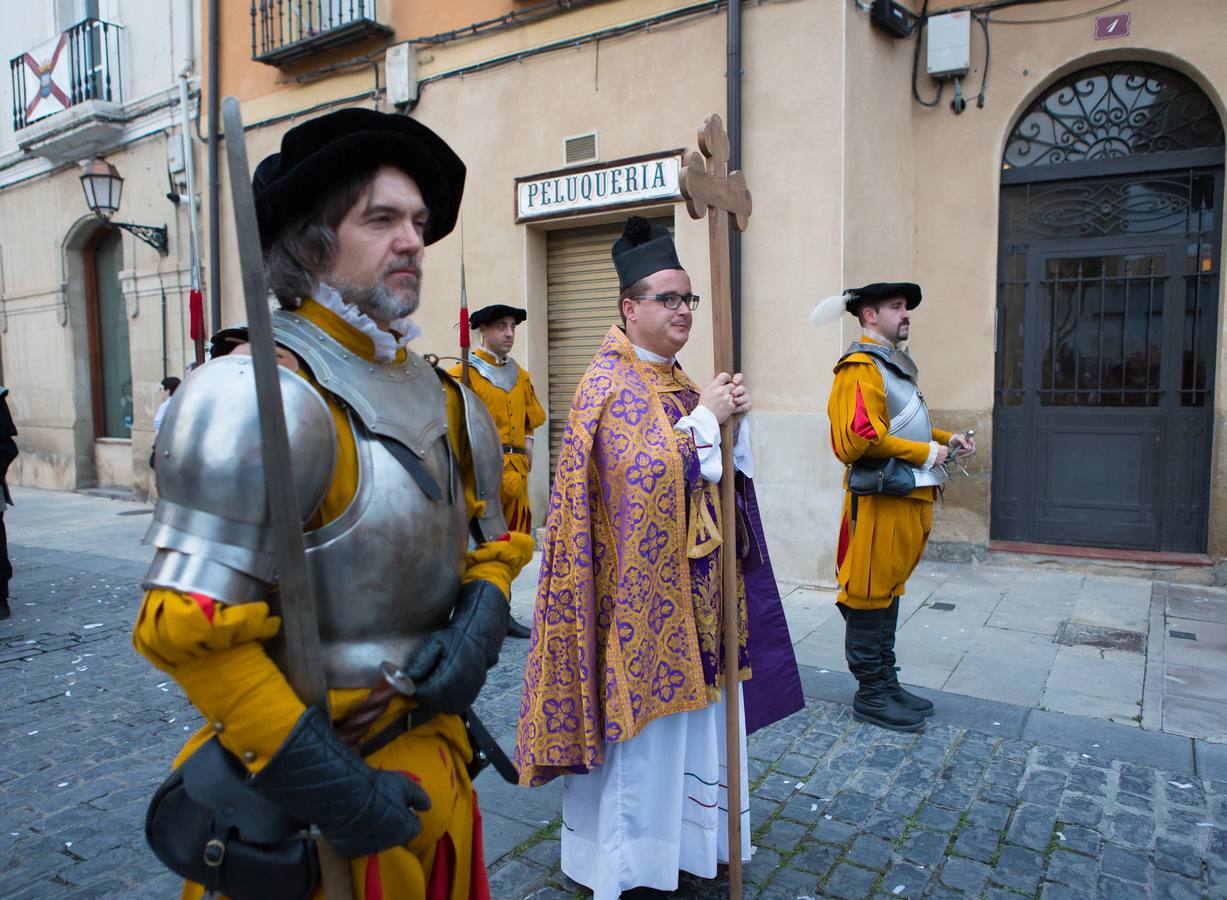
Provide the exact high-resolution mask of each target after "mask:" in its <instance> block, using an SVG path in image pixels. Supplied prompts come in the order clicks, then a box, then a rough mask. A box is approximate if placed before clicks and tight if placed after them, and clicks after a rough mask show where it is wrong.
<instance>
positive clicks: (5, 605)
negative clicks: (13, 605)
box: [0, 597, 13, 619]
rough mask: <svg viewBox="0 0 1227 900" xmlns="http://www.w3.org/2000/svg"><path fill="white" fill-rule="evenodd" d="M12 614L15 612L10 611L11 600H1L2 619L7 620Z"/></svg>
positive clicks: (5, 598)
mask: <svg viewBox="0 0 1227 900" xmlns="http://www.w3.org/2000/svg"><path fill="white" fill-rule="evenodd" d="M12 614H13V611H12V610H11V609H9V598H8V597H4V598H3V599H0V619H7V618H8V617H9V616H11V615H12Z"/></svg>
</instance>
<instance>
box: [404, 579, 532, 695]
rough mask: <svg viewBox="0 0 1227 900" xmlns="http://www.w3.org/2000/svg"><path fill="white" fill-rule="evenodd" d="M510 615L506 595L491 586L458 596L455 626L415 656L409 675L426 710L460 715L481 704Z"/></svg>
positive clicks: (477, 585)
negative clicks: (481, 691) (477, 702)
mask: <svg viewBox="0 0 1227 900" xmlns="http://www.w3.org/2000/svg"><path fill="white" fill-rule="evenodd" d="M510 617H511V610H510V607H509V606H508V604H507V598H506V597H505V596H504V595H503V592H502V591H501V590H499V589H498V588H497V587H495V586H494V585H493V584H491V583H490V582H488V581H470V582H469V583H468V584H466V585H465V586H464V587H463V588H461V590H460V599H459V601H457V603H456V609H455V611H454V612H453V613H452V620H451V621H450V622H448V623H447V626H446V627H444V628H440V629H439V630H438V631H436V632H435V633H434V634H432V635H431V636H430V637H429V638H427V640H426V643H424V644H423V645H422V646H420V647H418V649H417V650H416V651H414V653H413V656H412V657H410V659H409V664H408V665H406V666H405V673H406V674H407V675H408V676H409V677H410V678H412V679H413V680H414V682H415V683H416V684H417V698H418V700H420V701H421V702H422V704H423V705H424V706H428V707H430V708H431V709H436V710H438V711H439V712H445V713H454V714H456V715H459V714H460V713H462V712H464V711H465V710H466V709H468V707H469V706H471V705H472V703H473V701H474V700H476V699H477V694H478V692H479V691H480V690H481V686H482V685H483V684H485V683H486V670H487V669H489V668H490V667H491V666H493V665H494V664H495V663H497V662H498V651H499V648H500V647H501V646H502V645H503V638H505V637H506V636H507V622H508V620H509V619H510Z"/></svg>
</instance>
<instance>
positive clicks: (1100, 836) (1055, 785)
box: [0, 491, 1227, 900]
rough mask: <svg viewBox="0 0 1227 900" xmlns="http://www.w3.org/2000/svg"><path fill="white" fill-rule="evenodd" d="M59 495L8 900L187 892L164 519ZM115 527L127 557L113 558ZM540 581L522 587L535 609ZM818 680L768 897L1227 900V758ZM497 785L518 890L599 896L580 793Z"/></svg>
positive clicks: (954, 698)
mask: <svg viewBox="0 0 1227 900" xmlns="http://www.w3.org/2000/svg"><path fill="white" fill-rule="evenodd" d="M38 493H39V492H27V491H22V492H21V493H20V495H19V496H18V498H17V499H18V503H19V506H18V507H17V509H15V510H13V511H10V513H9V518H8V524H9V529H10V539H11V541H12V545H11V546H12V556H13V560H14V564H15V568H16V575H15V578H14V582H13V585H12V587H13V596H14V599H15V601H16V602H15V603H14V613H15V615H14V617H13V618H12V619H11V620H8V621H6V622H0V683H3V684H4V686H5V690H4V691H3V692H0V734H3V736H4V737H3V741H4V753H3V754H0V795H2V796H3V802H2V803H0V896H3V897H6V898H7V897H34V898H40V900H41V898H58V897H71V896H83V897H149V898H154V897H158V898H163V897H172V896H176V895H177V892H178V887H177V884H178V882H177V879H176V878H175V877H174V876H173V875H171V874H170V873H168V872H166V871H165V870H163V869H162V867H161V866H160V864H159V863H158V862H157V861H156V860H155V859H154V858H153V857H152V855H151V854H150V853H149V851H148V849H147V848H146V847H145V845H144V839H143V817H144V813H145V808H146V805H147V803H148V799H149V797H150V796H151V794H152V792H153V790H154V789H155V788H156V786H157V785H158V784H159V783H160V782H161V780H162V779H163V778H164V777H165V775H166V773H167V770H168V766H169V762H170V760H171V758H172V757H173V755H174V753H175V752H176V751H177V750H178V748H179V747H180V746H181V744H182V742H183V740H184V739H185V737H186V736H187V735H188V734H189V733H190V732H191V731H193V730H194V729H195V728H196V727H197V725H198V723H199V717H198V716H197V714H196V713H195V711H194V710H193V709H192V708H191V707H190V706H189V705H188V704H187V703H186V701H185V700H184V698H183V697H182V695H181V694H180V693H179V691H178V689H177V688H176V686H175V685H174V683H173V682H168V681H167V680H166V678H165V676H163V675H162V674H161V673H159V672H158V671H157V670H156V669H154V668H152V667H151V666H149V665H148V664H147V663H146V662H145V661H144V660H142V659H139V658H138V657H137V656H136V655H135V653H134V652H133V650H132V648H131V643H130V630H131V625H132V620H133V617H134V616H135V614H136V610H137V608H138V606H139V602H140V588H139V581H140V578H141V576H142V575H143V572H144V568H145V565H146V563H147V559H148V553H147V551H146V550H144V549H142V548H139V547H136V545H135V542H136V541H137V540H139V537H140V534H141V533H143V531H144V527H145V525H147V519H144V518H143V515H135V516H121V515H119V513H120V512H124V511H127V510H128V509H135V508H137V507H136V506H135V505H133V504H127V505H125V504H122V503H119V502H116V501H105V500H98V499H97V498H84V499H83V498H79V497H75V496H73V495H52V494H47V495H44V496H41V497H37V496H25V495H34V494H38ZM63 497H67V501H66V504H65V506H66V508H69V513H70V514H64V513H63V511H62V510H60V509H59V508H58V506H57V504H58V503H59V502H60V498H63ZM100 504H101V505H100ZM23 506H24V509H23ZM134 520H135V524H134ZM51 523H54V524H51ZM108 534H109V535H110V539H111V540H110V543H111V545H112V547H111V549H112V550H114V552H108V553H98V552H95V551H96V550H97V549H98V548H101V547H104V546H106V544H107V542H106V540H105V537H106V535H108ZM78 539H79V543H74V541H77V540H78ZM81 547H87V548H89V551H88V552H82V550H81V549H80V548H81ZM970 568H972V567H967V566H965V567H962V568H959V567H955V566H948V567H946V568H944V569H935V571H936V572H937V573H938V576H937V577H933V578H932V579H931V580H932V581H934V582H938V584H937V585H936V586H935V587H934V590H933V592H932V593H931V595H930V597H931V598H936V597H938V596H942V592H941V590H940V589H941V588H943V587H944V585H946V583H947V582H953V584H952V586H951V588H950V590H949V591H947V592H946V593H945V596H955V597H960V596H965V595H970V594H974V593H975V591H974V589H973V590H970V591H966V590H965V589H967V588H969V586H972V585H974V583H975V582H976V579H977V578H980V577H982V576H983V574H984V573H983V572H980V573H976V572H968V571H967V570H968V569H970ZM1023 574H1027V573H1023ZM1040 574H1047V573H1040ZM534 580H535V576H534V574H533V573H530V572H526V573H525V574H524V575H522V576H521V578H520V579H519V580H518V581H517V585H516V593H515V602H516V603H517V604H518V607H517V609H518V610H526V609H528V608H530V605H529V604H527V603H526V602H525V600H524V599H523V598H524V597H525V596H529V597H530V596H531V593H532V586H533V583H534ZM990 580H991V579H990ZM956 587H957V588H958V591H959V592H958V593H952V592H953V591H954V589H955V588H956ZM1006 598H1008V591H1006V592H1005V593H1004V595H1003V597H1002V602H1004V600H1005V599H1006ZM926 602H929V601H926ZM938 602H940V601H938ZM960 602H961V601H960ZM969 602H970V603H977V602H979V601H975V600H971V601H969ZM920 611H923V610H918V613H917V614H919V612H920ZM525 618H527V615H525ZM1185 618H1188V617H1187V616H1186V617H1185ZM1195 621H1198V622H1199V623H1204V622H1210V623H1214V619H1213V617H1212V616H1209V617H1207V616H1205V615H1203V616H1202V618H1199V619H1197V620H1195ZM1198 627H1201V626H1200V625H1199V626H1198ZM998 630H1001V631H1004V629H998ZM1017 634H1018V635H1022V636H1023V637H1020V638H1017V639H1018V640H1028V639H1032V638H1036V637H1040V635H1037V634H1035V633H1031V632H1023V631H1019V632H1017ZM526 644H527V642H524V641H509V642H508V643H507V644H506V645H505V647H504V651H503V653H502V656H501V658H500V662H499V665H498V666H496V668H495V669H493V670H492V671H491V673H490V677H489V680H488V684H487V688H486V690H484V691H483V694H482V697H481V698H480V700H479V703H478V709H479V711H480V713H481V715H482V716H483V719H484V720H485V721H486V722H487V724H488V726H489V727H490V728H491V729H492V731H493V732H494V733H495V734H496V736H498V737H499V738H500V740H501V741H502V743H503V745H504V747H506V748H507V749H510V747H511V743H512V740H513V738H514V725H515V716H516V713H517V708H518V703H519V691H520V680H521V675H522V670H523V665H524V659H525V653H526V651H527V645H526ZM839 661H840V662H841V663H842V659H840V660H839ZM1054 661H1055V655H1054ZM903 674H904V678H905V681H906V680H907V677H906V676H907V670H906V669H905V671H904V673H903ZM802 681H803V685H804V687H805V691H806V697H807V700H806V706H805V708H804V709H803V710H802V711H800V712H798V713H797V714H795V715H793V716H791V717H789V718H788V719H786V720H784V721H782V722H779V723H776V724H775V725H773V726H771V727H769V728H767V729H763V730H762V731H760V732H758V733H756V734H754V735H752V736H751V738H750V741H749V757H750V759H749V763H750V767H751V772H752V778H751V807H752V810H753V812H752V816H753V818H752V834H753V839H754V842H755V844H756V846H757V848H758V849H757V850H756V853H755V856H754V860H753V861H752V862H751V863H750V864H749V865H748V866H747V867H746V879H747V884H746V891H745V896H746V897H747V898H777V897H778V898H800V897H823V896H828V897H834V896H844V897H853V898H864V897H908V896H922V897H929V898H947V897H992V898H1001V900H1007V898H1017V897H1018V896H1020V894H1019V893H1018V892H1020V891H1021V892H1023V894H1025V895H1029V896H1033V897H1040V898H1046V897H1077V898H1105V900H1108V898H1110V900H1116V898H1121V897H1133V896H1137V897H1148V898H1149V897H1191V898H1209V897H1221V896H1227V745H1224V744H1215V743H1209V742H1206V741H1204V740H1201V739H1193V738H1189V737H1181V736H1177V735H1172V734H1163V733H1159V732H1149V731H1143V730H1141V729H1140V728H1138V727H1136V725H1120V724H1114V723H1111V722H1106V721H1102V720H1100V719H1093V718H1087V717H1083V716H1071V715H1063V714H1060V713H1056V712H1051V711H1044V710H1039V709H1035V708H1033V707H1030V706H1022V705H1013V704H1009V703H1004V702H1001V701H1000V700H996V699H991V698H976V697H971V696H966V695H960V694H955V693H951V692H946V691H930V692H928V693H929V695H930V696H931V697H932V698H933V699H934V701H935V702H936V703H937V714H936V715H935V716H934V717H933V719H931V720H930V722H929V724H928V727H927V728H926V730H925V731H924V732H923V733H920V734H907V735H904V734H896V733H893V732H887V731H883V730H881V729H877V728H874V727H872V726H868V725H864V724H861V723H857V722H855V721H853V720H852V718H851V715H850V710H849V707H848V705H847V702H848V700H849V699H850V697H851V694H852V691H853V683H852V680H851V678H850V676H848V674H847V672H846V671H845V670H844V669H843V666H842V665H835V666H828V667H827V668H826V671H825V672H824V671H822V669H821V667H806V668H805V669H804V670H803V672H802ZM477 789H478V793H479V795H480V797H481V803H482V811H483V816H484V819H485V823H486V829H485V845H486V854H487V855H486V860H487V863H488V864H489V866H490V873H491V883H492V887H493V891H494V896H496V897H499V898H500V900H503V898H506V900H518V898H527V897H534V898H564V897H567V898H575V897H585V896H588V895H587V892H585V891H584V890H583V889H582V888H580V887H579V886H578V885H576V884H574V883H573V882H571V881H570V880H569V879H567V878H566V876H565V875H563V874H562V873H561V871H560V869H559V850H558V831H559V828H560V820H559V813H560V811H561V799H560V796H559V792H560V790H561V787H560V785H559V784H558V783H557V782H555V783H553V784H552V785H550V786H548V787H546V788H542V789H533V790H531V791H530V790H525V789H521V788H518V787H514V786H511V785H506V784H504V783H502V782H500V781H498V780H497V777H496V776H495V775H494V774H493V773H492V772H490V771H487V772H486V773H483V774H482V776H481V777H480V778H479V779H478V782H477ZM723 878H724V876H723V874H722V875H721V877H718V878H717V879H714V880H710V881H709V880H703V879H697V878H694V877H692V876H688V875H683V876H682V877H681V881H680V884H679V891H678V894H677V896H679V897H681V898H695V900H703V898H709V897H711V898H715V897H722V896H724V895H725V892H726V884H725V882H724V880H723Z"/></svg>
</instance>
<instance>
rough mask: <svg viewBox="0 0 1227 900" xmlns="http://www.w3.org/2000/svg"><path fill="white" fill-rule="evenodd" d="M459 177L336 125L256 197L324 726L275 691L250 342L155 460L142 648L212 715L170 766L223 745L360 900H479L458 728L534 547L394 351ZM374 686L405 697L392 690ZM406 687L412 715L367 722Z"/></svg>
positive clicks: (293, 135)
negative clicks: (272, 298)
mask: <svg viewBox="0 0 1227 900" xmlns="http://www.w3.org/2000/svg"><path fill="white" fill-rule="evenodd" d="M464 176H465V167H464V164H463V163H462V162H461V161H460V159H459V158H458V157H457V156H456V155H455V153H454V152H453V151H452V150H451V148H450V147H448V145H447V144H446V143H445V142H444V141H443V140H442V139H441V138H439V137H438V136H437V135H436V134H434V133H433V132H432V131H430V130H429V129H427V128H426V127H425V126H423V125H422V124H420V123H418V122H416V121H414V120H412V119H410V118H408V117H406V116H400V115H390V114H385V113H380V112H375V111H372V110H368V109H345V110H340V111H338V112H334V113H331V114H328V115H325V116H322V117H319V118H316V119H313V120H310V121H307V122H304V123H303V124H300V125H298V126H297V127H295V128H292V129H291V130H290V131H288V132H287V133H286V134H285V136H284V138H283V140H282V143H281V152H280V153H278V154H274V155H272V156H270V157H268V158H267V159H265V160H264V161H263V162H261V163H260V165H259V166H258V167H257V169H256V172H255V175H254V178H253V189H254V193H255V199H256V207H257V216H258V220H259V226H260V235H261V241H262V243H263V245H264V253H265V263H266V267H267V273H268V281H269V286H270V288H271V289H272V291H273V293H275V294H276V296H277V300H278V303H279V307H280V308H279V309H277V310H275V311H274V312H273V315H272V319H273V330H274V335H275V339H276V342H277V345H278V360H279V362H280V363H281V367H282V368H281V369H280V370H279V372H278V374H279V378H280V382H281V391H282V395H283V401H284V406H285V412H286V425H287V429H288V432H289V440H290V449H291V457H292V460H293V469H294V473H293V474H294V484H295V490H296V493H297V495H298V498H299V502H300V505H301V508H302V513H303V516H304V523H303V527H304V532H305V534H304V539H305V544H306V557H307V565H308V567H309V570H310V575H311V582H312V586H313V591H314V594H315V605H316V608H317V612H318V618H319V633H320V641H321V645H322V654H321V655H322V665H323V669H324V673H325V676H326V679H327V684H328V687H329V708H330V711H331V718H332V721H329V719H328V717H327V715H326V714H325V713H324V711H323V710H322V709H320V708H318V707H310V708H305V707H304V705H303V703H302V702H301V701H300V700H299V698H298V697H297V696H296V695H295V693H294V692H293V690H292V689H291V688H290V685H289V683H288V682H287V680H286V677H285V675H284V674H283V672H284V668H285V665H284V663H285V645H284V642H283V640H282V636H281V634H280V632H281V618H280V616H279V615H278V613H279V612H280V602H279V598H278V593H277V590H276V587H277V576H276V572H275V571H274V556H273V552H272V535H271V534H270V528H269V514H268V509H267V504H268V498H267V493H266V487H265V478H264V474H263V464H262V462H261V455H260V449H259V435H260V428H259V425H258V422H259V419H258V413H257V405H256V395H255V387H254V379H253V375H252V366H251V359H250V356H249V355H245V354H246V353H247V349H248V348H247V347H246V345H245V344H244V343H243V341H244V340H245V333H244V332H243V331H242V330H241V329H232V330H229V331H227V332H223V333H221V334H220V335H219V336H218V337H217V338H215V339H214V343H213V348H214V357H215V358H214V359H212V360H211V361H210V362H209V363H207V364H206V365H205V366H204V367H202V368H201V369H199V370H198V371H196V372H194V373H193V374H192V375H191V376H190V377H189V378H188V379H187V380H186V381H185V382H184V384H183V386H182V387H181V388H180V389H179V392H178V396H179V399H178V400H176V401H175V403H174V404H173V405H172V406H171V408H170V409H169V410H168V412H167V415H166V419H165V421H164V422H163V425H162V429H161V432H160V434H159V436H158V447H157V453H158V467H157V469H158V479H159V497H160V499H159V501H158V505H157V509H156V511H155V513H154V522H153V524H152V526H151V528H150V530H149V533H148V535H147V540H148V541H149V542H150V543H152V544H153V545H154V546H155V547H156V548H157V550H156V554H155V556H154V560H153V564H152V566H151V567H150V570H149V573H148V575H147V576H146V579H145V585H144V586H145V588H146V589H147V590H146V594H145V599H144V604H143V606H142V608H141V612H140V615H139V618H138V620H137V624H136V629H135V633H134V643H135V645H136V648H137V650H138V651H139V652H140V653H141V654H142V655H144V656H145V657H146V658H147V659H149V661H150V662H152V663H153V664H154V665H155V666H157V667H158V668H160V669H162V670H163V671H165V672H167V673H169V674H170V675H171V676H172V677H173V678H174V679H175V681H176V682H177V683H178V684H179V685H180V687H181V688H182V689H183V691H184V693H185V694H186V695H187V697H188V699H189V700H191V701H192V703H193V704H194V705H195V706H196V707H197V708H198V709H199V710H200V711H201V713H202V714H203V716H204V717H205V722H206V725H205V726H204V727H203V728H202V729H201V730H200V731H199V732H198V733H197V734H195V735H194V736H193V737H192V738H190V739H189V740H188V742H187V744H186V745H185V746H184V748H183V749H182V750H181V751H180V753H179V755H178V757H177V758H176V760H175V765H176V766H180V765H182V764H184V763H185V761H187V760H188V759H189V758H190V757H192V755H193V754H194V753H196V752H197V751H198V750H199V749H200V748H201V747H202V746H203V745H205V744H206V743H208V742H210V741H212V739H214V738H216V740H217V741H218V742H220V745H221V746H222V747H223V748H224V749H225V750H226V751H228V753H229V754H230V755H231V756H232V757H233V758H234V759H236V760H240V761H241V763H242V766H243V767H244V769H245V772H244V775H245V776H246V778H245V781H246V784H247V786H248V787H250V788H251V789H253V790H254V791H256V792H257V793H259V794H261V795H263V797H264V798H265V799H267V800H271V801H272V802H273V803H274V804H276V805H277V806H279V807H280V808H281V809H282V810H284V811H285V812H286V813H288V814H290V815H292V816H293V817H295V818H296V819H298V820H300V821H302V822H307V823H311V824H312V825H313V826H315V827H316V828H318V831H319V833H320V834H321V835H322V836H323V837H324V838H325V839H326V840H327V841H328V843H329V844H330V846H331V847H332V848H333V849H334V850H335V851H336V852H337V853H338V854H339V855H340V856H341V857H344V858H345V859H348V860H349V868H350V875H351V880H352V883H353V886H354V891H355V897H359V898H365V897H372V896H383V897H413V898H419V897H425V896H431V897H448V898H450V900H461V898H469V897H488V896H489V891H488V886H487V884H486V878H485V869H484V865H483V860H482V857H481V834H480V821H481V820H480V815H479V813H478V809H477V800H476V796H475V794H474V791H473V786H472V782H471V780H470V778H469V775H468V773H467V771H466V766H467V765H468V764H469V763H470V761H471V760H472V756H473V751H472V749H471V747H470V745H469V741H468V738H467V735H466V733H465V725H464V722H463V721H462V718H461V714H463V713H464V711H465V710H466V709H467V708H468V707H469V705H470V704H471V703H472V702H473V701H474V699H475V698H476V696H477V693H478V691H479V690H480V688H481V686H482V684H483V683H484V681H485V677H486V672H487V670H488V669H489V668H490V667H491V666H493V665H494V664H495V662H496V661H497V659H498V652H499V648H500V645H501V643H502V641H503V638H504V637H505V635H506V630H507V621H508V596H509V585H510V582H511V580H512V579H513V578H514V577H515V575H516V574H517V573H518V572H519V570H520V568H521V567H522V566H523V565H524V563H525V562H526V561H527V560H528V559H529V558H530V557H531V554H532V542H531V540H529V538H528V537H527V536H524V535H517V534H514V533H512V534H508V533H507V532H506V528H505V526H504V524H503V518H502V514H501V511H500V507H499V502H498V497H499V484H500V482H501V479H502V454H501V453H500V448H499V438H498V433H497V431H496V430H495V428H494V424H493V422H492V421H491V420H490V417H489V415H488V413H487V412H486V411H485V409H484V408H483V407H482V405H481V402H480V400H478V398H477V397H476V396H475V395H473V394H472V393H471V392H469V391H467V390H465V389H464V388H463V387H462V386H460V385H458V384H457V383H456V382H455V381H454V380H453V379H452V378H450V377H449V376H447V375H446V374H445V373H442V372H441V371H439V370H436V369H433V368H432V367H431V366H430V365H429V364H428V363H427V362H426V361H425V360H424V359H422V358H421V357H419V356H417V355H416V354H414V353H412V352H410V351H409V350H408V349H407V348H406V346H405V345H406V344H407V342H408V341H409V339H410V338H411V337H412V336H414V335H415V333H416V327H415V325H414V324H413V322H412V320H411V319H410V318H409V316H410V315H411V314H412V313H413V312H414V310H415V309H416V308H417V304H418V291H419V284H420V281H421V277H422V254H423V248H424V247H425V246H427V245H429V244H431V243H433V242H435V241H437V240H439V239H440V238H442V237H443V236H445V235H446V234H448V232H450V231H451V230H452V227H453V225H454V224H455V221H456V217H457V212H458V208H459V205H460V199H461V194H462V192H463V187H464ZM217 357H220V358H217ZM387 663H391V664H392V666H391V670H393V671H394V670H396V669H401V670H402V671H403V674H404V675H407V676H408V679H404V678H398V679H385V678H383V677H382V676H381V667H383V670H384V671H388V670H389V667H388V666H387V665H386V664H387ZM410 680H411V682H412V683H413V684H415V685H416V693H413V690H412V688H411V687H410V688H405V689H404V690H402V691H401V692H400V693H397V692H389V691H386V690H383V696H387V695H388V694H390V699H388V700H387V701H386V704H385V703H382V702H372V687H373V686H376V685H379V686H380V688H381V690H382V689H384V688H386V685H387V684H389V683H393V682H394V681H395V683H400V684H402V685H403V684H409V682H410ZM409 694H412V696H406V695H409ZM351 748H352V749H351ZM242 830H243V826H242V822H239V823H238V832H239V833H240V834H241V833H242ZM219 862H220V860H219ZM211 889H213V888H212V887H211ZM203 890H204V886H202V885H200V884H194V883H191V882H190V881H189V883H188V884H187V886H186V888H185V891H184V896H187V897H196V896H200V895H201V893H202V891H203ZM249 891H250V887H249ZM223 892H224V891H223ZM256 894H257V895H265V896H266V894H262V893H261V892H260V891H259V890H258V889H257V890H256Z"/></svg>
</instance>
